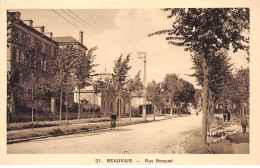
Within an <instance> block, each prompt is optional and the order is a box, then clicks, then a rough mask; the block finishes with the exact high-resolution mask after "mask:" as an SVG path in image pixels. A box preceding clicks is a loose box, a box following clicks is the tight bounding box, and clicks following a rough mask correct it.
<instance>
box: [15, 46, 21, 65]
mask: <svg viewBox="0 0 260 168" xmlns="http://www.w3.org/2000/svg"><path fill="white" fill-rule="evenodd" d="M21 54H22V53H21V50H19V49H16V57H15V61H16V62H19V63H20V62H21Z"/></svg>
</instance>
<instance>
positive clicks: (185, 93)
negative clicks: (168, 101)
mask: <svg viewBox="0 0 260 168" xmlns="http://www.w3.org/2000/svg"><path fill="white" fill-rule="evenodd" d="M179 83H180V85H181V87H180V97H179V100H180V101H181V102H183V103H184V108H185V112H186V113H187V107H188V104H189V103H192V102H194V94H195V89H194V86H193V84H191V83H190V82H188V81H186V80H183V79H179Z"/></svg>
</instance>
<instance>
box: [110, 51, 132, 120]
mask: <svg viewBox="0 0 260 168" xmlns="http://www.w3.org/2000/svg"><path fill="white" fill-rule="evenodd" d="M129 61H130V54H128V55H127V56H126V58H125V59H123V58H122V55H120V57H119V58H118V59H117V60H116V61H115V65H114V68H113V70H114V75H113V82H114V84H115V89H116V92H117V93H118V94H119V99H120V100H119V107H118V108H119V118H120V115H121V100H122V92H123V88H124V87H125V86H126V84H127V78H128V71H129V70H130V69H131V66H129Z"/></svg>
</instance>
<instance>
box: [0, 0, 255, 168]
mask: <svg viewBox="0 0 260 168" xmlns="http://www.w3.org/2000/svg"><path fill="white" fill-rule="evenodd" d="M46 3H47V2H46ZM256 4H257V3H256ZM78 5H79V4H78ZM257 5H259V3H258V4H257ZM240 6H241V5H240ZM240 6H237V7H228V8H227V7H212V6H209V7H188V6H184V5H183V6H182V7H174V5H172V6H167V7H165V6H163V7H161V6H158V7H156V8H155V7H148V6H147V7H144V6H142V8H136V7H121V8H118V7H117V6H113V7H112V8H111V6H110V7H107V8H106V7H94V8H91V7H87V5H85V6H82V7H81V8H77V7H70V6H66V7H64V6H62V7H58V6H53V8H52V7H51V6H49V7H47V8H44V7H39V5H38V6H36V7H34V8H33V7H32V8H30V7H27V8H26V7H25V6H23V7H20V8H19V6H15V7H13V8H12V6H10V5H9V6H7V7H5V8H3V10H2V9H1V11H2V12H4V14H5V15H4V17H5V18H4V19H6V22H5V25H4V24H3V22H2V21H1V25H4V26H5V27H6V30H5V32H6V35H7V36H6V40H5V41H3V44H6V45H5V51H6V54H5V53H4V54H3V55H2V57H5V58H4V59H6V70H5V71H4V72H2V74H3V76H4V78H6V80H5V84H4V85H3V86H5V88H4V89H5V92H6V96H5V97H4V99H5V100H4V102H6V103H5V104H2V106H5V107H3V109H6V112H4V111H3V113H4V115H5V119H4V120H3V119H1V121H2V120H3V121H2V123H1V125H2V127H3V126H4V129H5V130H6V132H4V133H1V134H5V136H4V137H2V139H1V141H3V142H1V144H6V148H4V149H1V150H3V151H4V153H5V157H7V158H8V157H9V156H15V157H16V156H18V157H19V158H20V159H22V156H26V157H28V158H29V156H31V155H10V154H87V155H86V156H89V155H90V156H91V161H88V163H91V164H130V165H131V164H132V165H133V164H148V165H149V164H175V163H176V157H175V156H178V159H179V160H180V158H182V156H183V159H184V157H185V156H188V157H191V156H192V157H194V156H198V157H201V158H202V156H209V155H211V156H216V157H218V159H220V160H221V158H225V157H224V156H228V157H233V156H236V154H244V155H243V156H244V157H249V156H250V154H251V155H252V154H254V155H255V153H254V152H252V151H251V149H252V148H255V147H257V148H259V145H258V146H255V147H254V146H253V145H252V143H251V142H252V134H255V133H256V132H252V131H251V129H252V130H256V129H257V128H259V125H256V126H258V127H257V128H256V127H255V128H254V127H253V125H252V122H251V120H252V118H254V113H256V112H257V111H256V110H254V107H252V105H251V102H252V99H254V98H255V97H252V94H251V93H252V92H254V91H252V90H251V89H252V88H251V87H252V85H253V84H252V81H254V79H255V77H254V76H253V75H252V73H251V72H252V71H251V68H252V64H251V62H252V60H253V61H254V60H255V59H254V57H253V58H252V57H251V56H252V55H254V53H252V49H251V47H250V44H251V45H252V42H251V38H252V36H254V35H255V34H252V28H251V25H252V9H251V8H250V7H249V5H248V4H245V5H243V6H242V7H240ZM1 18H3V16H2V17H1ZM254 18H255V17H254ZM253 22H254V20H253ZM253 25H254V24H253ZM1 29H2V28H1ZM253 32H254V31H253ZM257 35H259V33H258V34H257ZM1 41H2V39H1ZM2 59H3V58H2ZM255 69H256V68H255V66H253V71H254V72H255ZM252 78H253V79H252ZM2 84H3V82H2ZM256 91H257V90H256ZM254 100H255V99H254ZM257 101H258V102H259V100H257ZM255 108H256V107H255ZM252 116H253V117H252ZM255 136H256V134H255ZM253 141H254V140H253ZM135 154H141V155H142V157H140V158H138V157H137V156H139V155H135ZM164 154H165V155H164ZM176 154H181V155H176ZM191 154H192V155H191ZM194 154H195V155H194ZM199 154H206V155H199ZM215 154H217V155H215ZM222 154H231V155H222ZM150 155H151V156H152V157H148V156H150ZM32 156H33V155H32ZM36 156H41V155H36ZM46 156H48V158H50V159H54V157H51V155H46ZM54 156H57V157H59V156H61V155H54ZM65 156H67V155H64V158H65ZM68 156H69V155H68ZM75 156H77V155H75ZM132 156H133V157H132ZM62 157H63V156H62ZM62 157H61V158H62ZM38 158H39V159H40V158H41V157H38ZM83 158H84V157H83ZM241 158H242V157H241ZM9 159H10V158H9ZM72 160H73V159H72ZM74 161H76V160H74ZM200 161H202V160H200ZM248 161H249V160H248ZM39 162H40V163H42V164H44V160H41V161H39ZM67 162H69V160H67ZM197 162H198V161H197ZM221 163H222V162H220V164H221ZM223 163H226V164H235V162H228V160H227V161H226V162H223ZM247 163H248V162H247ZM9 164H11V162H10V163H9ZM201 164H202V163H201Z"/></svg>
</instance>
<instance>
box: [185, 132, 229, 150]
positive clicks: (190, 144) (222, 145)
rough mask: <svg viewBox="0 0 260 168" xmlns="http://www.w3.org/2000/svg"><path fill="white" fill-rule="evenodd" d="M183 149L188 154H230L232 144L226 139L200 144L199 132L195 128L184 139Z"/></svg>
mask: <svg viewBox="0 0 260 168" xmlns="http://www.w3.org/2000/svg"><path fill="white" fill-rule="evenodd" d="M184 149H185V151H186V152H187V153H190V154H232V153H233V149H232V144H231V142H230V141H228V140H219V141H217V142H211V143H209V144H207V145H203V144H201V132H200V130H199V129H196V130H195V131H194V132H193V133H192V134H191V135H190V136H189V137H188V138H187V140H186V141H185V145H184Z"/></svg>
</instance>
